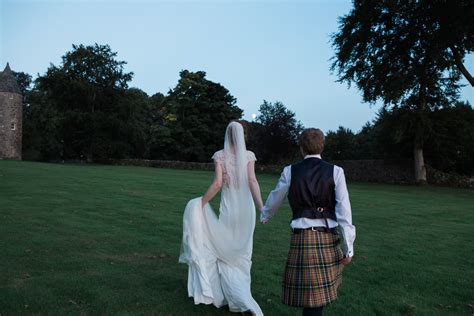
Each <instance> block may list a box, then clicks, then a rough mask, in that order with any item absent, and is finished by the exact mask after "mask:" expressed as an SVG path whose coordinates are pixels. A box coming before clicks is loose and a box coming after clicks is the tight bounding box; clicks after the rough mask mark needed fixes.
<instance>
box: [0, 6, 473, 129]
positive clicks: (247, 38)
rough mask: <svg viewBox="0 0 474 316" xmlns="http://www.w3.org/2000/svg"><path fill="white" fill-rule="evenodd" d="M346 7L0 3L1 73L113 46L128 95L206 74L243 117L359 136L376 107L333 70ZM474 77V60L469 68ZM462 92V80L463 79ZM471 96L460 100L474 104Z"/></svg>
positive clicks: (37, 68) (39, 70) (32, 70)
mask: <svg viewBox="0 0 474 316" xmlns="http://www.w3.org/2000/svg"><path fill="white" fill-rule="evenodd" d="M351 6H352V4H351V1H349V0H348V1H342V0H332V1H331V0H313V1H300V0H292V1H289V0H288V1H278V0H254V1H238V0H221V1H217V0H212V1H211V0H201V1H190V0H188V1H183V0H175V1H160V0H157V1H151V0H148V1H144V0H135V1H132V0H128V1H125V0H118V1H113V0H99V1H92V0H82V1H79V0H75V1H73V0H68V1H66V0H62V1H60V0H55V1H51V0H50V1H38V0H36V1H32V0H29V1H26V0H14V1H12V0H0V67H2V68H3V67H4V66H5V64H6V62H7V61H8V62H10V65H11V67H12V69H13V70H15V71H23V72H27V73H29V74H31V75H33V77H36V75H37V74H44V73H45V72H46V70H47V68H48V66H49V65H50V64H51V63H52V64H54V65H59V64H60V63H61V56H63V55H64V54H65V53H66V52H67V51H70V50H71V49H72V44H84V45H92V44H94V43H98V44H109V45H110V47H111V49H112V50H113V51H115V52H117V53H118V56H117V58H118V59H119V60H124V61H126V62H127V64H126V66H125V70H126V71H133V73H134V76H133V80H132V82H131V83H130V86H131V87H137V88H140V89H142V90H144V91H145V92H146V93H148V95H153V94H155V93H157V92H161V93H163V94H166V93H167V92H168V91H169V89H172V88H173V87H174V86H176V84H177V82H178V79H179V72H180V71H181V70H183V69H187V70H189V71H205V72H206V74H207V78H208V79H209V80H212V81H214V82H219V83H221V84H222V85H223V86H224V87H226V88H227V89H228V90H229V91H230V93H231V94H232V95H233V96H234V97H235V98H236V99H237V106H239V107H240V108H241V109H243V110H244V118H245V119H248V120H251V119H252V114H254V113H256V114H258V109H259V106H260V104H262V103H263V100H267V101H270V102H275V101H281V102H283V103H284V104H285V105H286V106H287V108H289V109H290V110H292V111H293V112H295V113H296V118H297V119H298V120H300V121H301V122H302V123H303V125H304V126H305V127H319V128H321V129H322V130H323V131H326V132H327V131H329V130H336V129H337V128H338V127H339V126H344V127H346V128H350V129H352V130H353V131H355V132H356V131H358V130H360V128H361V127H362V126H363V125H364V124H365V123H366V122H367V121H372V120H373V119H374V118H375V115H376V113H377V111H378V109H379V108H380V105H377V104H376V105H372V106H371V105H369V104H366V103H363V102H362V98H361V96H360V92H359V91H358V90H357V89H356V88H355V87H354V86H353V87H351V88H348V87H347V85H346V84H341V83H338V82H336V80H337V77H336V75H335V74H332V73H331V71H330V69H329V68H330V65H331V61H330V59H331V57H332V56H333V55H334V51H333V49H332V47H331V44H330V35H331V34H332V33H334V32H336V31H337V27H338V24H337V18H338V17H340V16H342V15H344V14H347V13H348V12H349V11H350V9H351ZM466 66H467V68H468V69H469V70H472V71H474V56H473V55H471V56H469V58H468V59H467V60H466ZM463 83H465V84H466V85H467V81H466V80H465V79H463ZM473 90H474V89H473V88H471V87H468V86H466V87H465V88H463V90H462V93H461V99H462V100H468V101H469V102H470V103H471V104H474V93H473Z"/></svg>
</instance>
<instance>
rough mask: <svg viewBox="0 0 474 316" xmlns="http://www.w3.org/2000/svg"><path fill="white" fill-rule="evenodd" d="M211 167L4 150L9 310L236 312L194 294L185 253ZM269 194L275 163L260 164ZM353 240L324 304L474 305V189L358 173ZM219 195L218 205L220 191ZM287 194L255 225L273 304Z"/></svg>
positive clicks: (1, 288) (255, 275) (275, 309)
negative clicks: (184, 239)
mask: <svg viewBox="0 0 474 316" xmlns="http://www.w3.org/2000/svg"><path fill="white" fill-rule="evenodd" d="M212 177H213V174H212V173H211V172H206V171H183V170H170V169H153V168H141V167H119V166H91V165H58V164H43V163H33V162H18V161H0V259H1V261H0V314H1V315H2V316H4V315H19V314H36V315H44V314H48V315H62V314H72V315H77V314H82V315H99V314H100V315H103V314H114V315H149V314H154V315H234V314H231V313H229V312H228V311H226V310H225V309H224V308H222V309H216V308H214V307H212V306H204V305H198V306H195V305H194V303H193V301H192V299H191V298H188V297H187V291H186V282H187V266H186V265H182V264H178V256H179V250H180V242H181V227H182V222H181V221H182V213H183V210H184V206H185V205H186V202H187V201H188V200H189V199H191V198H193V197H196V196H199V195H202V194H203V193H204V191H205V190H206V188H207V185H208V184H209V183H210V181H211V180H212ZM258 178H259V181H260V185H261V187H262V192H263V195H264V197H266V196H267V195H268V192H269V191H270V190H271V189H272V187H273V186H274V185H275V183H276V181H277V176H272V175H259V176H258ZM349 192H350V196H351V201H352V207H353V220H354V224H355V225H356V226H357V240H356V244H355V257H354V260H353V264H351V265H350V266H348V267H346V269H345V271H344V281H343V285H342V288H341V289H340V291H339V299H338V300H337V301H336V303H335V304H333V305H332V306H330V307H328V308H327V309H326V315H401V314H402V315H433V314H434V315H437V314H439V315H447V314H451V315H472V314H474V246H473V242H474V224H473V223H474V191H473V190H467V189H454V188H442V187H430V186H428V187H414V186H396V185H380V184H367V183H349ZM218 202H219V201H218V198H216V199H215V200H214V201H213V205H214V206H217V205H218ZM289 220H290V211H289V208H288V205H287V204H285V205H284V207H282V208H281V209H280V210H279V212H278V213H277V215H276V217H275V218H274V219H273V220H272V221H271V222H270V223H269V224H268V225H267V226H262V225H258V226H257V228H256V231H255V236H254V255H253V267H252V290H253V295H254V297H255V299H256V300H257V301H258V302H259V303H260V306H261V307H262V309H263V311H264V313H265V314H266V315H300V310H298V309H293V308H289V307H287V306H284V305H283V304H282V303H281V302H280V299H279V295H280V286H281V278H282V272H283V268H284V263H285V259H286V253H287V250H288V246H289V237H290V232H289V225H288V224H289Z"/></svg>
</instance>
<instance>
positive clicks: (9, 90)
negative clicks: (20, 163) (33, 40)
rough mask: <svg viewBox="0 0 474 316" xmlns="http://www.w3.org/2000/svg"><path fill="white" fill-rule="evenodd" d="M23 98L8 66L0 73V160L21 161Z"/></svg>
mask: <svg viewBox="0 0 474 316" xmlns="http://www.w3.org/2000/svg"><path fill="white" fill-rule="evenodd" d="M22 122H23V97H22V95H21V90H20V86H19V85H18V82H17V81H16V79H15V76H14V75H13V72H12V71H11V69H10V65H9V64H8V63H7V66H6V67H5V69H4V70H3V71H1V72H0V159H21V139H22Z"/></svg>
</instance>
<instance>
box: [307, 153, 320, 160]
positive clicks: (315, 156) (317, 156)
mask: <svg viewBox="0 0 474 316" xmlns="http://www.w3.org/2000/svg"><path fill="white" fill-rule="evenodd" d="M308 158H319V159H321V155H320V154H317V155H306V156H304V159H308Z"/></svg>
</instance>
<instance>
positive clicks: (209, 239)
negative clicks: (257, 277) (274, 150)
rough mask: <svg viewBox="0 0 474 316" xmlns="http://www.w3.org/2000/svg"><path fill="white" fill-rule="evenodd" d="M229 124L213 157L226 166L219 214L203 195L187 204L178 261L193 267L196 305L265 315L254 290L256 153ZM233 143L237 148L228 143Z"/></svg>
mask: <svg viewBox="0 0 474 316" xmlns="http://www.w3.org/2000/svg"><path fill="white" fill-rule="evenodd" d="M231 124H233V123H231ZM231 124H229V127H228V129H227V132H226V141H225V144H224V150H221V151H218V152H216V153H215V154H214V156H213V159H214V161H215V163H216V164H220V165H221V167H222V169H223V184H222V192H221V202H220V208H219V217H217V215H216V214H215V212H214V211H213V210H212V208H211V206H210V205H209V204H206V205H205V206H204V208H201V198H195V199H192V200H191V201H189V202H188V204H187V206H186V208H185V211H184V217H183V241H182V245H181V254H180V257H179V262H181V263H187V264H188V266H189V269H188V295H189V297H193V298H194V303H195V304H201V303H202V304H213V305H215V306H216V307H221V306H224V305H228V306H229V310H230V311H232V312H244V311H249V310H250V311H251V312H253V313H254V314H255V315H263V313H262V310H261V309H260V306H259V305H258V304H257V302H256V301H255V300H254V298H253V297H252V294H251V291H250V283H251V278H250V268H251V265H252V244H253V232H254V228H255V205H254V202H253V199H252V195H251V192H250V189H249V185H248V180H247V164H248V162H249V161H251V160H255V155H254V154H253V153H252V152H250V151H247V150H246V149H245V141H244V138H243V131H242V135H239V133H236V132H234V133H233V134H234V139H230V138H229V137H231V136H232V135H228V134H229V128H230V127H231ZM235 124H238V123H235ZM238 125H239V126H240V129H241V128H242V126H241V125H240V124H238ZM233 128H238V127H236V126H233ZM237 132H239V131H237ZM230 134H232V133H230ZM236 134H237V136H235V135H236ZM240 138H241V139H240ZM232 143H233V144H236V146H230V145H231V144H232ZM242 143H243V144H242ZM231 148H232V150H231Z"/></svg>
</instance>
